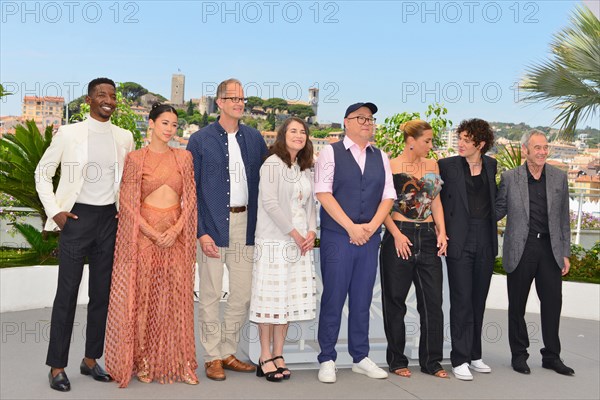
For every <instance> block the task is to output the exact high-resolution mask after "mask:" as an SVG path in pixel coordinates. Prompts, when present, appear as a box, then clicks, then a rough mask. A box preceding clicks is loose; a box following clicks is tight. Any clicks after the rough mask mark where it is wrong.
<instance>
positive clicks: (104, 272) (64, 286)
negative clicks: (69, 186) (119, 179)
mask: <svg viewBox="0 0 600 400" xmlns="http://www.w3.org/2000/svg"><path fill="white" fill-rule="evenodd" d="M71 212H72V213H73V214H75V215H77V216H78V217H79V219H70V218H69V219H68V220H67V223H66V224H65V226H64V229H63V230H62V232H61V234H60V242H59V267H58V287H57V289H56V297H55V298H54V305H53V307H52V319H51V325H50V344H49V346H48V355H47V357H46V364H47V365H49V366H50V367H54V368H64V367H66V366H67V363H68V358H69V346H70V344H71V335H72V333H73V320H74V319H75V308H76V306H77V293H78V292H79V284H80V283H81V276H82V274H83V265H84V263H85V257H87V258H88V261H89V289H88V291H89V299H90V301H89V303H88V310H87V326H86V341H85V356H86V357H88V358H94V359H96V358H100V357H102V353H103V352H104V331H105V328H106V315H107V313H108V300H109V293H110V281H111V274H112V265H113V254H114V250H115V238H116V234H117V219H116V218H115V216H116V215H117V209H116V207H115V205H114V204H111V205H108V206H90V205H85V204H75V206H74V207H73V209H72V210H71Z"/></svg>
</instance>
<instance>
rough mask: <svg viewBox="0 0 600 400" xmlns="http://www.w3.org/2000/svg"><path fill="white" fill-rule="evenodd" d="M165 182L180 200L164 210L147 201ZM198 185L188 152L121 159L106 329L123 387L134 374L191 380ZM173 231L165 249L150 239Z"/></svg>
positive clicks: (109, 358)
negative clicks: (122, 164)
mask: <svg viewBox="0 0 600 400" xmlns="http://www.w3.org/2000/svg"><path fill="white" fill-rule="evenodd" d="M163 185H167V186H168V187H170V188H171V189H172V190H173V191H174V192H175V193H177V195H179V197H180V199H181V201H180V204H176V205H174V206H172V207H169V208H156V207H153V206H151V205H149V204H146V203H144V200H145V198H146V197H147V196H148V195H150V194H151V193H153V192H154V191H155V190H157V189H158V188H160V187H162V186H163ZM196 228H197V213H196V189H195V184H194V171H193V164H192V157H191V154H190V153H189V152H187V151H186V150H178V149H170V150H169V151H167V152H165V153H156V152H153V151H151V150H150V149H148V148H144V149H141V150H138V151H135V152H132V153H129V154H128V156H127V159H126V160H125V167H124V172H123V181H122V184H121V192H120V199H119V229H118V232H117V243H116V248H115V260H114V266H113V273H112V284H111V292H110V304H109V310H108V320H107V330H106V368H107V370H108V372H109V373H110V374H111V375H112V377H113V378H114V379H115V380H116V381H117V382H118V383H119V386H120V387H126V386H127V385H128V383H129V380H130V379H131V376H132V375H133V374H137V375H138V378H140V380H142V378H143V379H144V381H147V382H149V381H152V380H155V381H158V382H160V383H171V382H173V381H186V380H189V379H190V378H195V373H194V371H195V369H196V368H197V366H198V365H197V362H196V348H195V341H194V303H193V290H194V273H195V272H194V269H195V261H196V260H195V256H196V245H195V241H196ZM168 229H171V230H174V231H175V232H176V233H177V234H178V236H177V239H176V241H175V243H174V244H173V245H172V246H171V247H169V248H161V247H159V246H157V245H156V244H155V243H154V242H153V240H151V239H150V238H151V237H155V236H156V235H160V234H161V233H163V232H164V231H166V230H168Z"/></svg>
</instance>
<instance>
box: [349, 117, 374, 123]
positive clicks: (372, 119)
mask: <svg viewBox="0 0 600 400" xmlns="http://www.w3.org/2000/svg"><path fill="white" fill-rule="evenodd" d="M347 119H356V121H357V122H358V123H359V124H361V125H365V124H366V123H367V122H368V125H374V124H375V121H377V118H367V117H363V116H362V115H359V116H358V117H352V118H347Z"/></svg>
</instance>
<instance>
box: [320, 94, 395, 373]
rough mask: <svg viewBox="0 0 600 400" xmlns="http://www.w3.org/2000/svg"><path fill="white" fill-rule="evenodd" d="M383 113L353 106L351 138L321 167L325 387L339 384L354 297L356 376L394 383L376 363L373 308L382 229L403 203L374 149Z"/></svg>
mask: <svg viewBox="0 0 600 400" xmlns="http://www.w3.org/2000/svg"><path fill="white" fill-rule="evenodd" d="M376 112H377V106H376V105H375V104H373V103H356V104H352V105H351V106H350V107H348V109H347V110H346V114H345V115H344V128H345V134H346V135H345V137H344V140H342V141H339V142H337V143H334V144H332V145H330V146H327V147H325V148H323V150H321V153H320V155H319V158H318V160H317V163H316V167H315V169H316V171H315V193H316V196H317V199H318V200H319V202H320V203H321V275H322V279H323V293H322V296H321V310H320V315H319V330H318V340H319V346H320V347H321V353H320V354H319V356H318V360H319V362H320V363H321V367H320V370H319V380H320V381H321V382H325V383H333V382H335V381H336V373H335V371H336V369H335V360H336V357H337V352H336V351H335V345H336V343H337V339H338V334H339V331H340V322H341V317H342V308H343V307H344V302H345V301H346V296H348V297H349V301H348V305H349V315H348V351H349V352H350V355H351V356H352V361H353V365H352V371H354V372H357V373H360V374H363V375H367V376H368V377H370V378H378V379H382V378H387V372H385V371H384V370H383V369H381V368H379V367H378V366H377V365H376V364H375V363H374V362H373V361H371V360H370V359H369V358H368V355H369V309H370V307H371V299H372V297H373V285H374V284H375V277H376V274H377V256H378V252H379V243H380V241H381V238H380V231H381V224H382V223H383V220H384V219H385V217H386V216H387V215H388V213H389V212H390V209H391V208H392V203H393V201H394V199H395V198H396V191H395V190H394V184H393V179H392V173H391V169H390V165H389V160H388V157H387V155H386V154H385V153H383V152H382V151H380V150H379V149H377V148H375V147H373V146H371V144H370V143H369V140H371V138H372V136H373V131H374V129H373V128H374V126H375V118H373V114H375V113H376Z"/></svg>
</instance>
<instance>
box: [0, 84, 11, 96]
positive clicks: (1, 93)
mask: <svg viewBox="0 0 600 400" xmlns="http://www.w3.org/2000/svg"><path fill="white" fill-rule="evenodd" d="M10 95H12V93H8V92H5V91H4V86H2V85H0V98H2V97H4V96H10Z"/></svg>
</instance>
